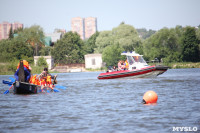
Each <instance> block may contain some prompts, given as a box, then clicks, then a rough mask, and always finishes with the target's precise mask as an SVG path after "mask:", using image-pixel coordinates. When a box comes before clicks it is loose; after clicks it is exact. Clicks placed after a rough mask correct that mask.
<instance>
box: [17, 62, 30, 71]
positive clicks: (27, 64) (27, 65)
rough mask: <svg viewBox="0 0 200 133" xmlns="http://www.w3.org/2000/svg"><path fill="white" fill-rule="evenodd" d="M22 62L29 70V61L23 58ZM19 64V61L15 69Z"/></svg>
mask: <svg viewBox="0 0 200 133" xmlns="http://www.w3.org/2000/svg"><path fill="white" fill-rule="evenodd" d="M23 64H24V67H26V68H27V69H28V70H29V63H28V61H26V60H23ZM19 65H20V63H19V64H18V66H17V69H18V68H19Z"/></svg>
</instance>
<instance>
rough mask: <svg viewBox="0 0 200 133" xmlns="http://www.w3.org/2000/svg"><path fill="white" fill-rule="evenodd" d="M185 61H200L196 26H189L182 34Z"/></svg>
mask: <svg viewBox="0 0 200 133" xmlns="http://www.w3.org/2000/svg"><path fill="white" fill-rule="evenodd" d="M182 59H183V61H192V62H196V61H199V46H198V39H197V36H196V31H195V28H194V27H190V26H187V27H186V28H185V32H184V34H183V36H182Z"/></svg>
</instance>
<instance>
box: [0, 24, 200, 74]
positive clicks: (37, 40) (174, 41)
mask: <svg viewBox="0 0 200 133" xmlns="http://www.w3.org/2000/svg"><path fill="white" fill-rule="evenodd" d="M123 51H136V52H137V53H139V54H142V55H144V59H145V60H146V61H152V60H155V58H156V59H157V60H158V61H159V62H161V63H163V64H166V65H168V66H170V67H171V68H193V67H195V68H196V67H198V68H199V63H198V62H200V26H199V27H191V26H186V27H182V26H176V27H175V28H166V27H165V28H162V29H160V30H159V31H154V30H146V29H144V28H143V29H135V28H134V27H133V26H131V25H128V24H125V23H124V22H122V23H121V24H120V25H119V26H117V27H114V28H113V29H112V30H110V31H101V32H96V33H95V34H93V35H92V36H91V37H90V38H89V39H87V40H81V38H80V36H79V35H78V34H77V33H73V32H71V31H70V32H67V33H65V34H64V35H63V36H62V38H61V39H60V40H58V41H57V42H55V44H54V45H53V46H52V47H50V46H45V41H44V32H43V29H42V28H41V27H40V26H38V25H33V26H31V27H29V28H25V29H18V30H15V31H14V32H12V30H11V31H10V34H9V38H8V39H6V40H1V41H0V74H13V73H14V71H15V70H16V66H17V64H18V62H19V60H20V59H25V60H27V61H28V62H30V63H31V66H33V70H32V72H33V73H39V71H40V72H41V70H42V69H41V68H42V67H41V66H40V65H39V64H37V66H36V67H34V65H33V64H34V61H33V56H36V55H40V56H46V55H51V56H53V58H54V61H55V64H56V65H57V64H70V63H84V55H85V54H92V53H100V54H102V58H103V62H105V63H106V66H114V65H117V62H118V60H121V59H123V60H124V59H125V58H124V57H122V56H121V55H120V53H121V52H123ZM174 62H176V63H174ZM43 65H44V64H43ZM40 67H41V68H40Z"/></svg>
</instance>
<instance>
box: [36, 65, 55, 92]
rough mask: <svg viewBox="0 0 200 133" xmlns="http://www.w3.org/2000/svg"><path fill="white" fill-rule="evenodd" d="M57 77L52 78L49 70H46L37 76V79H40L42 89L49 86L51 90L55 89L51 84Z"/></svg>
mask: <svg viewBox="0 0 200 133" xmlns="http://www.w3.org/2000/svg"><path fill="white" fill-rule="evenodd" d="M56 77H57V75H55V76H52V75H51V74H50V73H49V72H48V68H46V67H45V68H44V71H43V72H42V73H41V74H40V75H38V76H37V79H39V80H40V81H41V86H42V89H43V88H44V87H45V86H46V85H48V86H49V87H50V88H51V89H53V86H52V82H51V79H54V80H55V79H56Z"/></svg>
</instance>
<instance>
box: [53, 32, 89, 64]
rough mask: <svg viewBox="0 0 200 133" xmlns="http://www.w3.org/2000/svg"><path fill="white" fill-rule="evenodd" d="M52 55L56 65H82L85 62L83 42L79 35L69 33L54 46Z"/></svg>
mask: <svg viewBox="0 0 200 133" xmlns="http://www.w3.org/2000/svg"><path fill="white" fill-rule="evenodd" d="M51 54H52V55H53V57H54V59H55V62H56V63H61V64H69V63H82V62H84V54H85V53H84V46H83V41H82V40H81V38H80V36H79V35H78V34H77V33H73V32H71V31H70V32H67V33H66V34H64V36H63V38H61V39H60V40H58V42H57V43H56V44H55V45H54V49H53V50H52V52H51Z"/></svg>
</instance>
